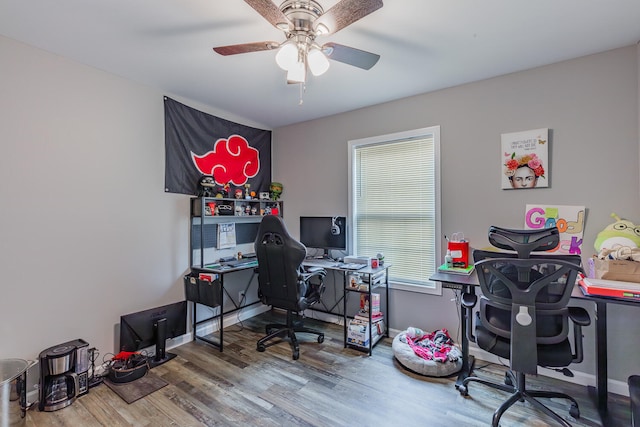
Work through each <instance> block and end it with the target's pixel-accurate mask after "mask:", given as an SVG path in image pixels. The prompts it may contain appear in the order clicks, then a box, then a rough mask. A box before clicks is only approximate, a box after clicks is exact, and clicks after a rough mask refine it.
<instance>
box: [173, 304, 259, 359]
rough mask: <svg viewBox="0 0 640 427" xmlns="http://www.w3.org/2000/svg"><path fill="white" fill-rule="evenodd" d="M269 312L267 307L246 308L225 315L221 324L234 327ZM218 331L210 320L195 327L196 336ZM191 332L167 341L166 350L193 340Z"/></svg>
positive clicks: (214, 322)
mask: <svg viewBox="0 0 640 427" xmlns="http://www.w3.org/2000/svg"><path fill="white" fill-rule="evenodd" d="M269 310H271V307H270V306H268V305H263V304H259V305H256V306H251V307H246V308H243V309H242V310H240V311H236V312H235V313H229V314H225V316H224V319H223V323H224V327H225V328H226V327H227V326H231V325H235V324H236V323H240V322H241V321H243V320H246V319H249V318H251V317H254V316H257V315H258V314H261V313H264V312H266V311H269ZM218 329H219V323H218V322H217V321H214V320H212V321H211V322H206V323H205V324H203V325H199V326H197V331H198V335H200V336H204V335H209V334H212V333H214V332H217V331H218ZM193 332H194V331H191V332H189V333H187V334H185V335H181V336H179V337H176V338H174V339H172V340H169V341H167V350H170V349H172V348H174V347H178V346H181V345H182V344H185V343H187V342H189V341H192V340H193Z"/></svg>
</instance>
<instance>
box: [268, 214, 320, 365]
mask: <svg viewBox="0 0 640 427" xmlns="http://www.w3.org/2000/svg"><path fill="white" fill-rule="evenodd" d="M255 252H256V255H257V257H258V268H257V270H258V296H259V297H260V300H261V301H262V302H263V303H264V304H267V305H271V306H272V307H275V308H280V309H283V310H286V311H287V323H286V324H273V325H267V327H266V333H267V336H265V337H264V338H262V339H260V340H259V341H258V346H257V349H258V351H265V349H266V347H267V345H266V343H267V341H269V340H271V339H272V338H275V337H279V336H285V335H286V336H287V337H288V338H289V341H290V343H291V347H292V349H293V360H297V359H298V357H300V349H299V346H298V340H297V338H296V332H308V333H312V334H316V335H318V342H319V343H321V342H323V341H324V334H323V333H321V332H317V331H314V330H312V329H309V328H306V327H304V325H303V324H302V319H301V318H300V316H299V313H300V312H302V311H304V310H305V309H307V308H308V307H310V306H311V305H312V304H315V303H316V302H318V301H319V300H320V297H321V295H322V292H323V290H324V284H323V279H324V277H325V276H326V274H327V273H326V271H325V270H324V269H322V268H314V269H310V270H309V271H305V270H304V269H303V268H302V266H301V264H302V261H303V260H304V258H305V256H306V248H305V247H304V245H303V244H302V243H300V242H298V241H297V240H295V239H294V238H293V237H291V236H290V235H289V232H288V231H287V229H286V227H285V225H284V222H283V221H282V219H281V218H280V217H278V216H276V215H266V216H265V217H264V218H262V221H261V222H260V226H259V227H258V235H257V237H256V241H255ZM312 278H313V279H314V280H315V281H316V283H314V284H312V283H311V279H312Z"/></svg>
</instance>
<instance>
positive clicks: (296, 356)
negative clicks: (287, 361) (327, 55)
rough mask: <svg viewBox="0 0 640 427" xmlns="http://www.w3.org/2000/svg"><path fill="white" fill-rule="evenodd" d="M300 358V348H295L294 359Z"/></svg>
mask: <svg viewBox="0 0 640 427" xmlns="http://www.w3.org/2000/svg"><path fill="white" fill-rule="evenodd" d="M299 358H300V350H293V360H298V359H299Z"/></svg>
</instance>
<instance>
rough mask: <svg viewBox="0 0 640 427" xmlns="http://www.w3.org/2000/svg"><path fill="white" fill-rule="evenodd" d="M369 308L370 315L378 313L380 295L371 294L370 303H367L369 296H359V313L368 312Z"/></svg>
mask: <svg viewBox="0 0 640 427" xmlns="http://www.w3.org/2000/svg"><path fill="white" fill-rule="evenodd" d="M370 303H371V304H370ZM369 307H371V313H379V312H380V294H375V293H371V301H369V294H360V311H365V312H368V311H369Z"/></svg>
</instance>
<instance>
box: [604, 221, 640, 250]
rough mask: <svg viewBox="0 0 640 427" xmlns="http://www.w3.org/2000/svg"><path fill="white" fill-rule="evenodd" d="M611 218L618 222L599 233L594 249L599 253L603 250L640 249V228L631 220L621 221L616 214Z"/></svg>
mask: <svg viewBox="0 0 640 427" xmlns="http://www.w3.org/2000/svg"><path fill="white" fill-rule="evenodd" d="M611 217H612V218H614V219H615V220H616V222H614V223H613V224H609V225H608V226H607V227H606V228H605V229H604V230H602V231H601V232H599V233H598V235H597V236H596V241H595V243H594V245H593V246H594V248H595V249H596V251H597V252H600V251H601V250H603V249H610V250H612V249H616V248H618V247H623V246H626V247H629V248H637V247H640V226H638V225H635V224H634V223H632V222H631V221H629V220H626V219H621V218H620V217H619V216H618V215H616V214H615V213H612V214H611Z"/></svg>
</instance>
